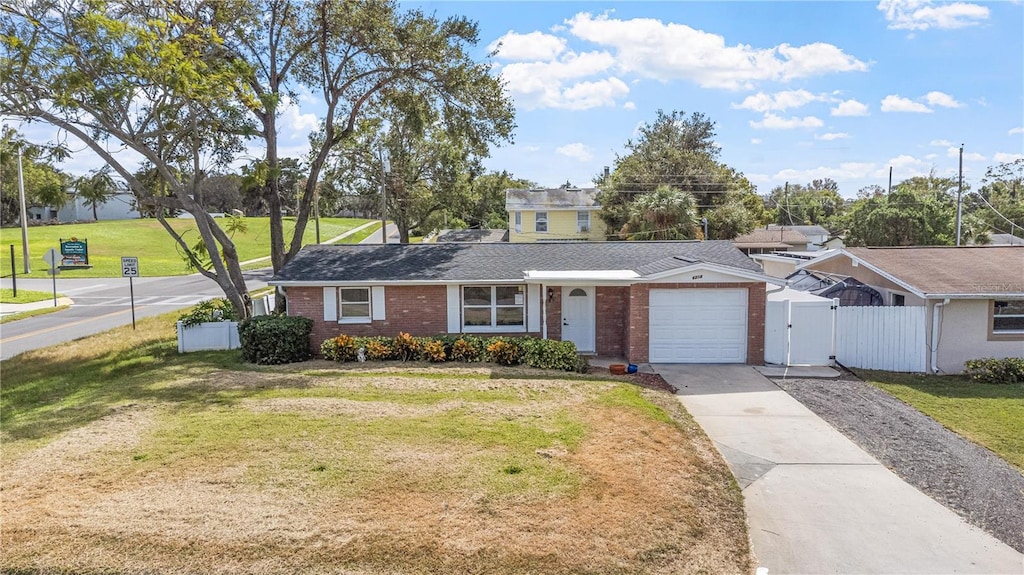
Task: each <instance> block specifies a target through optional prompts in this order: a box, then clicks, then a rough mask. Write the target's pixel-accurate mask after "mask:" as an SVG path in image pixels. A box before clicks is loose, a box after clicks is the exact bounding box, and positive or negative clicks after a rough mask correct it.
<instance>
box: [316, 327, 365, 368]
mask: <svg viewBox="0 0 1024 575" xmlns="http://www.w3.org/2000/svg"><path fill="white" fill-rule="evenodd" d="M358 351H359V348H358V347H356V338H354V337H352V336H350V335H345V334H342V335H339V336H338V337H332V338H330V339H325V340H324V342H323V343H322V344H320V354H321V355H323V356H324V359H329V360H331V361H338V362H346V361H355V359H356V354H357V352H358Z"/></svg>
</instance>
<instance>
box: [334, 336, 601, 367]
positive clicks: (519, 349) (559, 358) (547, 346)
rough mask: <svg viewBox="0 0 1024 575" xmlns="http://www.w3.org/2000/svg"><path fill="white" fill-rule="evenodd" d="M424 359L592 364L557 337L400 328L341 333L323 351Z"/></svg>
mask: <svg viewBox="0 0 1024 575" xmlns="http://www.w3.org/2000/svg"><path fill="white" fill-rule="evenodd" d="M360 350H362V351H363V355H364V356H365V359H366V360H367V361H387V360H391V359H398V360H402V361H408V360H417V359H418V360H422V361H429V362H432V363H440V362H443V361H461V362H467V363H468V362H476V361H489V362H494V363H498V364H501V365H518V364H526V365H529V366H531V367H538V368H541V369H558V370H563V371H578V372H581V373H585V372H586V370H587V368H588V365H587V360H586V358H584V357H581V356H579V355H577V353H576V346H575V345H573V343H572V342H570V341H555V340H545V339H538V338H535V337H505V336H501V337H492V338H489V339H483V338H480V337H477V336H474V335H465V334H463V335H445V336H440V337H413V336H411V335H409V334H408V333H405V332H399V334H398V335H397V336H396V337H394V338H388V337H351V336H347V335H340V336H337V337H333V338H329V339H326V340H324V341H323V343H322V344H321V345H320V353H321V354H322V355H323V356H324V358H325V359H329V360H332V361H339V362H344V361H355V360H357V359H358V360H359V361H362V360H363V358H359V351H360Z"/></svg>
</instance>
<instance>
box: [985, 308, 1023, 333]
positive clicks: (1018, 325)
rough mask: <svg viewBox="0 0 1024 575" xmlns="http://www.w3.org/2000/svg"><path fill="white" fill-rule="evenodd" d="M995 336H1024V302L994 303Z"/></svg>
mask: <svg viewBox="0 0 1024 575" xmlns="http://www.w3.org/2000/svg"><path fill="white" fill-rule="evenodd" d="M992 333H993V335H999V334H1007V335H1017V334H1020V335H1024V300H1002V301H1000V300H996V301H994V302H992Z"/></svg>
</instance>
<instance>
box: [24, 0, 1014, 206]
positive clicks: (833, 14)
mask: <svg viewBox="0 0 1024 575" xmlns="http://www.w3.org/2000/svg"><path fill="white" fill-rule="evenodd" d="M405 6H407V7H420V8H422V9H424V10H425V11H427V12H435V13H436V14H437V15H438V16H442V17H443V16H448V15H454V14H461V15H465V16H467V17H469V18H471V19H473V20H475V21H477V22H479V25H480V37H481V42H480V45H479V46H478V47H477V53H476V55H477V57H478V59H484V58H485V57H486V55H487V53H488V52H489V51H491V50H494V49H498V54H497V56H496V57H495V58H494V59H493V63H494V69H495V73H496V74H501V76H502V77H503V79H504V80H505V81H506V82H507V87H508V90H509V94H510V96H511V97H512V98H513V100H514V102H515V105H516V121H517V124H518V128H517V130H516V133H515V143H514V144H513V145H506V146H503V147H501V148H498V149H495V150H494V151H493V154H492V157H491V158H490V159H488V160H487V162H486V165H487V167H488V168H490V169H494V170H508V171H510V172H512V173H513V174H514V175H515V176H517V177H522V178H527V179H530V180H533V181H535V182H538V183H539V184H541V185H544V186H557V185H559V184H561V183H563V182H565V181H566V180H569V181H571V182H572V183H573V184H576V185H580V186H584V185H588V184H589V183H590V180H591V179H592V178H593V176H595V175H596V174H598V173H599V172H600V171H601V169H602V167H603V166H606V165H611V164H612V162H613V160H614V158H615V155H616V154H617V153H623V149H624V145H625V143H626V141H627V140H628V139H629V138H631V137H633V136H634V135H635V130H636V128H637V126H638V125H640V124H641V123H643V122H650V121H652V120H653V119H654V117H655V113H656V111H657V110H658V109H664V110H665V111H671V110H682V111H685V112H686V113H690V112H701V113H703V114H705V115H707V116H709V117H710V118H711V119H712V120H714V121H715V122H716V123H717V137H716V141H717V142H718V143H719V145H720V146H721V148H722V156H721V159H722V161H723V162H725V163H726V164H728V165H730V166H732V167H733V168H735V169H737V170H739V171H741V172H743V173H744V174H745V175H746V176H747V177H748V178H749V179H750V180H751V181H752V182H754V183H755V184H756V185H757V186H758V191H759V192H760V193H767V192H768V191H769V190H770V189H771V188H772V187H773V186H775V185H780V184H782V183H784V182H786V181H789V182H791V183H807V182H808V181H810V180H811V179H814V178H822V177H830V178H832V179H834V180H836V181H837V182H838V183H839V187H840V193H841V194H843V195H844V196H847V197H852V196H854V195H855V194H856V192H857V190H858V189H860V188H862V187H864V186H866V185H869V184H879V185H882V186H885V185H886V183H887V179H888V171H889V166H893V168H894V182H899V181H900V180H902V179H904V178H907V177H910V176H914V175H922V174H927V173H928V172H929V171H931V170H933V169H934V170H935V172H936V173H937V174H939V175H944V176H945V175H955V173H956V169H957V157H956V156H957V148H958V147H959V146H960V145H961V144H963V145H964V146H965V156H964V159H965V161H964V169H965V180H966V181H967V182H968V183H969V184H971V185H973V186H974V187H977V184H978V181H979V180H980V178H981V177H982V176H983V175H984V172H985V170H986V168H987V167H988V166H990V165H994V164H996V163H999V162H1002V161H1012V160H1014V159H1016V158H1021V157H1024V39H1022V37H1024V4H1022V3H1021V2H1020V1H1016V2H994V3H974V2H969V1H960V2H955V3H944V2H930V1H929V0H883V1H882V2H880V3H876V2H628V3H627V2H603V3H598V2H483V1H479V2H468V1H467V2H421V3H408V4H405ZM319 108H320V107H319V106H318V105H317V104H316V103H315V102H314V101H312V99H309V98H306V97H301V96H300V97H299V98H298V100H297V101H296V102H294V103H293V104H292V105H291V106H290V107H289V108H287V109H286V110H285V112H284V113H283V117H282V121H281V122H280V124H281V143H282V146H283V149H282V156H289V155H291V156H297V155H300V154H303V153H304V152H305V151H306V150H307V149H308V147H307V145H306V139H307V135H308V133H309V131H310V130H311V129H312V128H314V127H315V126H316V121H317V120H316V112H317V111H318V109H319ZM23 129H24V130H25V132H26V133H27V134H28V136H29V137H30V139H33V140H37V141H39V140H46V139H50V137H52V130H48V129H47V128H45V127H42V126H39V125H38V124H35V125H31V126H25V127H23ZM259 155H260V150H259V149H258V147H253V148H252V149H250V150H249V153H248V158H245V160H246V161H247V160H248V159H249V158H252V157H257V156H259ZM240 163H245V161H240ZM98 165H99V161H98V158H96V157H95V156H93V155H92V154H90V153H88V152H81V153H78V154H76V156H75V158H74V159H73V160H72V161H70V162H67V163H65V165H64V166H63V167H64V168H65V169H66V170H67V171H69V172H71V173H74V174H78V173H84V172H85V171H86V170H88V169H90V168H94V167H96V166H98Z"/></svg>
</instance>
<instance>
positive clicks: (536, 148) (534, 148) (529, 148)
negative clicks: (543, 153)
mask: <svg viewBox="0 0 1024 575" xmlns="http://www.w3.org/2000/svg"><path fill="white" fill-rule="evenodd" d="M523 149H524V150H526V151H527V152H531V153H532V152H539V151H540V146H525V147H523Z"/></svg>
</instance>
